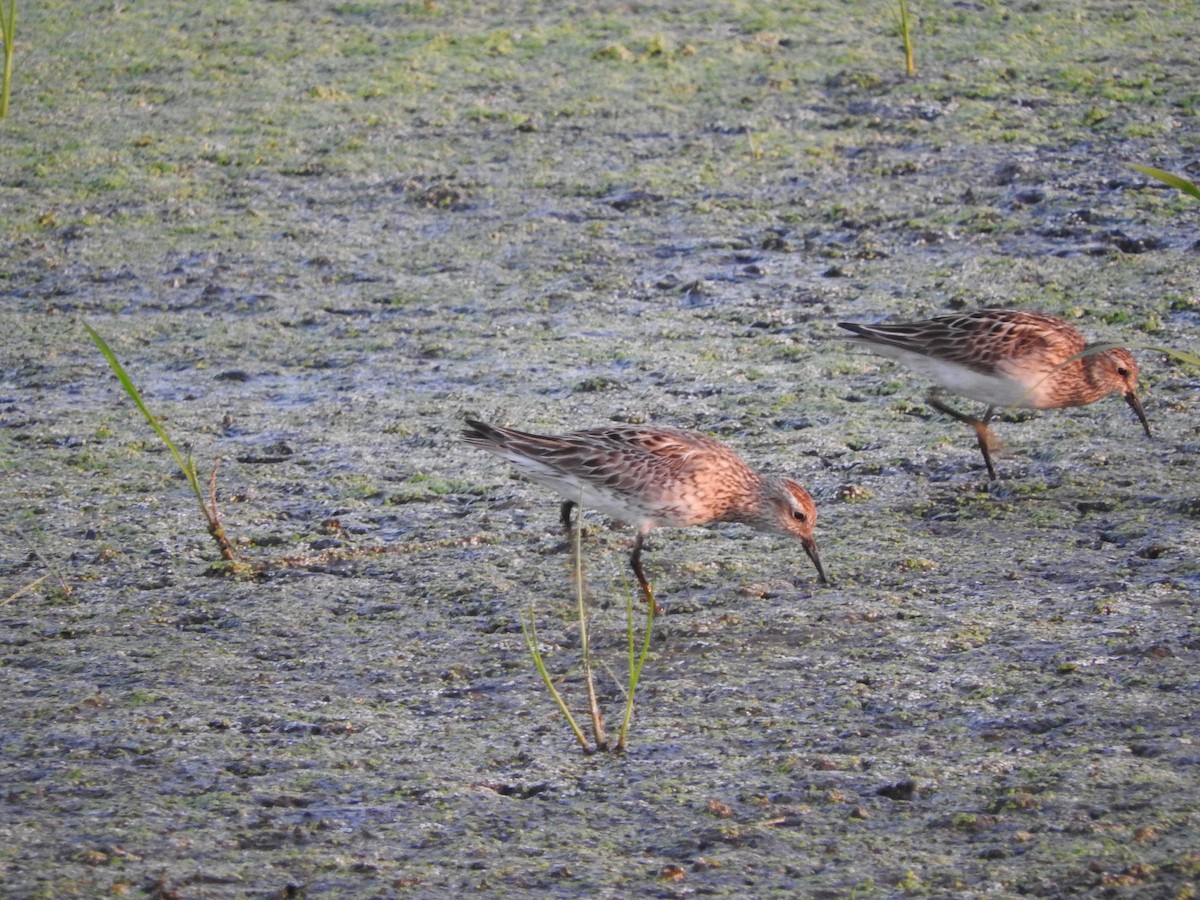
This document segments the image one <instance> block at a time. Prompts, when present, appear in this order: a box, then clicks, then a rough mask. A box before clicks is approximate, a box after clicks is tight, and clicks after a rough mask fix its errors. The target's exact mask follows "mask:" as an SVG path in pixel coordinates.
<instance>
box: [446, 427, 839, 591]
mask: <svg viewBox="0 0 1200 900" xmlns="http://www.w3.org/2000/svg"><path fill="white" fill-rule="evenodd" d="M466 421H467V426H468V427H467V428H466V429H465V430H464V431H463V440H465V441H466V442H467V443H468V444H471V445H472V446H475V447H480V448H482V449H484V450H487V451H488V452H490V453H495V454H496V455H497V456H502V457H504V458H505V459H507V460H508V461H509V462H511V463H512V464H513V465H514V466H516V467H517V470H518V471H519V472H520V473H521V474H522V475H524V476H525V477H526V478H528V479H529V480H530V481H534V482H536V483H538V484H540V485H543V486H545V487H548V488H551V489H553V490H555V491H557V492H558V493H560V494H562V495H563V496H564V497H566V498H567V499H566V501H565V502H563V504H562V508H561V517H562V523H563V525H564V527H566V528H567V529H568V531H569V530H570V524H571V510H572V509H573V508H574V507H575V506H576V505H577V504H578V503H582V504H583V505H584V506H587V507H591V508H593V509H597V510H599V511H600V512H602V513H604V514H605V515H608V516H611V517H612V518H614V519H617V520H619V521H621V522H625V523H627V524H629V525H632V526H634V527H636V528H637V529H638V533H637V539H636V540H635V541H634V544H633V553H632V555H631V556H630V565H631V566H632V567H633V574H634V575H635V576H636V577H637V580H638V584H639V585H640V586H641V588H642V593H643V594H644V596H645V598H646V601H647V602H648V603H654V602H655V601H654V592H653V590H652V589H651V587H650V582H649V580H648V579H647V578H646V573H645V572H644V571H643V570H642V544H643V542H644V540H645V537H646V534H647V533H648V532H649V531H651V530H652V529H654V528H658V527H661V526H668V527H683V526H687V525H708V524H710V523H713V522H740V523H742V524H745V525H749V526H751V527H752V528H756V529H758V530H759V531H767V532H773V533H775V534H784V535H790V536H791V537H794V538H796V539H797V540H799V541H800V544H801V546H803V547H804V552H805V553H807V554H808V558H809V559H811V560H812V563H813V565H814V566H816V568H817V577H818V578H819V579H820V580H821V582H822V583H827V582H826V578H825V570H824V569H823V568H822V567H821V557H820V556H819V555H818V553H817V542H816V540H815V539H814V538H813V526H814V525H816V522H817V509H816V506H815V505H814V504H813V500H812V497H810V496H809V494H808V491H806V490H804V488H803V487H801V486H800V485H799V484H798V483H796V482H795V481H793V480H792V479H790V478H766V477H764V476H762V475H760V474H758V473H757V472H755V471H754V470H753V469H751V468H750V467H749V466H748V465H746V463H745V462H744V461H743V460H742V458H741V457H740V456H738V455H737V454H736V453H734V452H733V451H732V450H730V449H729V448H728V447H726V446H725V445H724V444H722V443H721V442H720V441H717V440H714V439H713V438H710V437H706V436H705V435H702V434H696V433H695V432H690V431H682V430H680V429H677V428H652V427H636V426H624V427H623V426H607V427H602V428H592V429H588V430H586V431H573V432H571V433H569V434H558V435H543V434H528V433H526V432H523V431H514V430H513V429H510V428H501V427H499V426H495V425H487V424H485V423H483V422H477V421H475V420H473V419H467V420H466ZM655 606H656V608H657V604H655Z"/></svg>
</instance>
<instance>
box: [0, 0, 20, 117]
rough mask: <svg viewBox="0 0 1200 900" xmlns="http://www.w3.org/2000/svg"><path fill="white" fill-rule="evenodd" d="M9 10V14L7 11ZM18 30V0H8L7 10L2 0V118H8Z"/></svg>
mask: <svg viewBox="0 0 1200 900" xmlns="http://www.w3.org/2000/svg"><path fill="white" fill-rule="evenodd" d="M6 12H7V15H5V13H6ZM16 30H17V0H8V9H7V10H5V8H4V3H3V0H0V42H3V44H4V61H3V67H4V68H3V71H2V72H0V119H7V118H8V96H9V89H10V88H11V86H12V64H13V41H14V40H15V39H16Z"/></svg>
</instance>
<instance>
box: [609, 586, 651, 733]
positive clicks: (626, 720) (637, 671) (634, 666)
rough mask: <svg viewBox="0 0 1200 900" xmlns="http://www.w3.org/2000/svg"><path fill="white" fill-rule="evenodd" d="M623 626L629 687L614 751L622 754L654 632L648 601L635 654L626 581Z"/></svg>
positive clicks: (631, 600)
mask: <svg viewBox="0 0 1200 900" xmlns="http://www.w3.org/2000/svg"><path fill="white" fill-rule="evenodd" d="M625 624H626V630H627V633H628V635H629V686H628V689H627V690H626V692H625V715H624V717H623V718H622V719H621V728H620V730H619V731H618V732H617V746H616V749H617V751H619V752H624V750H625V744H626V740H627V739H628V737H629V724H630V722H632V721H633V698H634V695H635V694H636V693H637V686H638V682H639V681H640V680H641V677H642V667H643V666H644V665H645V664H646V657H647V656H649V655H650V637H651V635H652V634H653V632H654V603H653V601H650V602H647V603H646V631H645V634H643V636H642V647H641V650H639V651H637V652H635V646H636V643H637V642H636V640H635V638H636V633H635V630H634V627H633V591H632V590H631V589H630V587H629V582H628V580H626V582H625Z"/></svg>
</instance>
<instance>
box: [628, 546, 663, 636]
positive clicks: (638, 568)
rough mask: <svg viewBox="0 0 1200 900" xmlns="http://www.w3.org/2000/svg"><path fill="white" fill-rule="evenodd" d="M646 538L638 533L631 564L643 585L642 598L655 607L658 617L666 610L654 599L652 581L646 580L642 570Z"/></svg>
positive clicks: (640, 583) (639, 582)
mask: <svg viewBox="0 0 1200 900" xmlns="http://www.w3.org/2000/svg"><path fill="white" fill-rule="evenodd" d="M645 536H646V535H645V533H644V532H641V531H639V532H638V534H637V538H636V539H635V540H634V542H633V553H632V554H631V555H630V557H629V564H630V566H632V567H633V574H634V575H635V576H636V577H637V580H638V584H639V585H641V588H642V596H643V597H645V598H646V602H647V603H650V604H652V605H653V606H654V614H655V615H656V616H657V615H661V614H662V613H663V612H665V610H664V609H663V608H662V607H661V606H659V605H658V601H657V600H655V599H654V589H653V588H651V587H650V581H649V579H647V578H646V573H645V571H644V570H643V569H642V539H643V538H645Z"/></svg>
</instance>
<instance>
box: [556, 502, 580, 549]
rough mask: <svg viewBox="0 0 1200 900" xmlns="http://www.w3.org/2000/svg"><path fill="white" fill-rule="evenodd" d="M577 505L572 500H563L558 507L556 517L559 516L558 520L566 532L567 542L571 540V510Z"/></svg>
mask: <svg viewBox="0 0 1200 900" xmlns="http://www.w3.org/2000/svg"><path fill="white" fill-rule="evenodd" d="M578 505H579V504H578V503H576V502H575V501H574V500H564V501H563V504H562V506H561V507H559V512H558V515H559V518H560V519H561V520H562V526H563V528H564V529H565V530H566V532H567V540H568V541H569V540H570V539H571V525H572V523H571V510H573V509H575V507H577V506H578Z"/></svg>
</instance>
